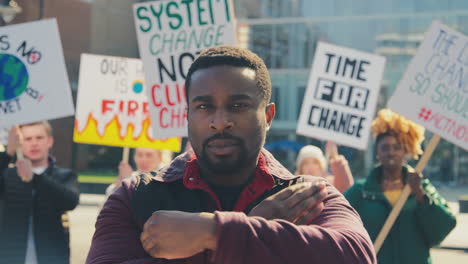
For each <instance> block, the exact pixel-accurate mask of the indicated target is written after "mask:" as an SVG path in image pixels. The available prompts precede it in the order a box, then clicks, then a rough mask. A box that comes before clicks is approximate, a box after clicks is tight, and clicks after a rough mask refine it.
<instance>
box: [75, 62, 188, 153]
mask: <svg viewBox="0 0 468 264" xmlns="http://www.w3.org/2000/svg"><path fill="white" fill-rule="evenodd" d="M145 89H146V87H145V85H144V77H143V64H142V62H141V60H139V59H130V58H123V57H112V56H99V55H91V54H82V55H81V63H80V79H79V85H78V99H77V113H76V119H75V128H74V135H73V140H74V141H75V142H79V143H88V144H97V145H109V146H119V147H147V148H155V149H168V150H171V151H173V152H178V151H180V146H181V139H180V138H168V139H162V140H155V139H154V138H155V137H154V135H153V132H152V128H151V120H150V116H149V111H148V98H147V95H146V92H145Z"/></svg>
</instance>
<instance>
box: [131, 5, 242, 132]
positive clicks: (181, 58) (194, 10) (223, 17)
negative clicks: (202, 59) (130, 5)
mask: <svg viewBox="0 0 468 264" xmlns="http://www.w3.org/2000/svg"><path fill="white" fill-rule="evenodd" d="M134 19H135V26H136V32H137V37H138V47H139V50H140V56H141V58H142V60H143V65H144V70H145V79H146V82H147V86H148V89H147V92H148V98H149V99H150V101H149V111H150V115H151V125H152V127H153V131H154V135H155V136H156V137H157V138H167V137H174V136H187V121H186V120H187V110H186V95H185V78H186V75H187V72H188V69H189V67H190V65H191V63H192V62H193V60H194V59H195V57H196V56H197V54H199V53H200V52H201V51H203V50H205V49H207V48H209V47H212V46H217V45H226V44H228V45H234V44H236V40H235V36H236V34H235V22H234V13H233V7H232V4H231V1H229V0H222V1H183V0H165V1H164V0H162V1H155V2H147V3H140V4H135V5H134Z"/></svg>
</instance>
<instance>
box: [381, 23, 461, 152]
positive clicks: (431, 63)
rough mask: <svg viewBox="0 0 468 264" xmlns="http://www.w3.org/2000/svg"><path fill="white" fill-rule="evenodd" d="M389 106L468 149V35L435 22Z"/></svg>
mask: <svg viewBox="0 0 468 264" xmlns="http://www.w3.org/2000/svg"><path fill="white" fill-rule="evenodd" d="M388 106H389V108H391V109H392V110H393V111H395V112H398V113H400V114H401V115H404V116H406V117H408V118H409V119H411V120H413V121H415V122H417V123H419V124H421V125H422V126H424V127H425V128H426V129H428V130H430V131H432V132H434V133H436V134H438V135H440V136H441V137H443V138H445V139H447V140H448V141H450V142H452V143H453V144H455V145H457V146H459V147H462V148H464V149H466V150H468V37H466V36H465V35H463V34H461V33H459V32H457V31H455V30H453V29H450V28H448V27H446V26H444V25H442V24H440V23H439V22H434V23H432V25H431V27H430V28H429V30H428V32H427V33H426V36H425V38H424V41H423V42H422V43H421V45H420V46H419V49H418V51H417V53H416V55H415V56H414V58H413V60H412V61H411V63H410V65H409V66H408V69H407V70H406V72H405V74H404V76H403V78H402V79H401V80H400V82H399V83H398V86H397V89H396V91H395V93H394V95H393V96H392V98H390V101H389V103H388Z"/></svg>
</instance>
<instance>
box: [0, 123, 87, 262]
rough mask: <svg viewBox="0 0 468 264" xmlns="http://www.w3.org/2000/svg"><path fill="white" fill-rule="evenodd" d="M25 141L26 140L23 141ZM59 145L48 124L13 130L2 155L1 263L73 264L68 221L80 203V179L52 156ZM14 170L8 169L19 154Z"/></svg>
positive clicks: (0, 171)
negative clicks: (54, 148) (69, 212)
mask: <svg viewBox="0 0 468 264" xmlns="http://www.w3.org/2000/svg"><path fill="white" fill-rule="evenodd" d="M20 137H21V140H20ZM53 142H54V140H53V137H52V128H51V126H50V124H49V123H48V122H46V121H43V122H36V123H31V124H26V125H21V126H20V127H19V129H17V128H14V129H12V130H11V132H10V135H9V138H8V146H7V152H5V153H1V154H0V199H1V200H3V206H4V212H3V219H1V220H0V223H2V226H1V227H0V262H1V263H27V264H36V263H39V264H41V263H48V264H52V263H53V264H63V263H69V261H70V247H69V240H70V239H69V231H68V222H67V220H68V218H67V215H66V212H67V211H69V210H73V209H74V208H75V207H76V206H77V205H78V201H79V194H80V191H79V188H78V180H77V175H76V173H74V172H73V171H72V170H70V169H65V168H59V167H57V166H56V165H55V162H54V159H53V158H52V157H51V156H50V155H49V150H50V148H51V147H52V144H53ZM18 148H20V149H21V152H18V153H22V154H23V155H24V158H21V156H22V155H18V159H17V160H16V163H15V167H11V168H8V163H10V161H11V160H12V159H13V156H14V154H15V152H16V151H17V149H18Z"/></svg>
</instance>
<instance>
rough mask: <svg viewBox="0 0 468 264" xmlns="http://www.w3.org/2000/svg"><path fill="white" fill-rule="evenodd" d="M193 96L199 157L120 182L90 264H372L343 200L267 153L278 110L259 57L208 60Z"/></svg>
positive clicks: (209, 55) (198, 66)
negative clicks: (292, 171)
mask: <svg viewBox="0 0 468 264" xmlns="http://www.w3.org/2000/svg"><path fill="white" fill-rule="evenodd" d="M186 94H187V102H188V120H187V121H188V134H189V140H190V142H191V145H192V149H193V151H189V152H186V153H183V154H181V155H180V156H178V157H177V158H175V159H174V161H173V162H172V163H171V164H170V165H169V166H168V167H166V168H164V169H162V170H161V171H159V172H158V173H153V172H152V173H151V174H143V175H141V176H140V177H131V178H130V179H125V180H123V182H122V186H121V187H120V188H118V189H117V190H116V191H115V192H114V193H112V194H111V195H110V197H109V199H108V200H107V201H106V203H105V204H104V207H103V209H102V210H101V212H100V215H99V216H98V218H97V222H96V232H95V234H94V236H93V240H92V245H91V249H90V251H89V255H88V258H87V263H89V264H98V263H129V264H130V263H140V264H143V263H160V264H162V263H174V264H175V263H191V264H203V263H225V264H229V263H233V264H234V263H236V264H237V263H243V264H249V263H252V264H253V263H282V264H284V263H296V264H300V263H323V262H327V263H375V261H376V259H375V253H374V251H373V248H372V244H371V241H370V238H369V236H368V234H367V232H366V231H365V229H364V227H363V226H362V223H361V220H360V219H359V216H358V214H357V213H356V212H355V211H354V210H353V209H352V208H351V206H350V205H349V203H348V202H347V201H346V199H345V198H344V197H343V196H342V195H341V194H340V193H339V192H338V191H337V190H336V189H335V188H333V187H332V186H331V185H329V184H326V183H325V182H324V181H323V179H322V178H321V177H313V176H304V177H299V176H294V175H292V174H291V173H290V172H289V171H288V170H287V169H286V168H285V167H283V166H282V165H281V164H280V163H279V162H278V161H277V160H276V159H275V158H274V157H273V156H272V155H271V154H270V153H269V152H268V151H266V150H265V149H264V148H263V145H264V142H265V138H266V133H267V131H268V129H269V128H270V126H271V123H272V121H273V117H274V115H275V105H274V104H272V103H270V98H271V82H270V77H269V73H268V70H267V68H266V66H265V64H264V62H263V61H262V60H261V59H260V58H259V57H258V56H257V55H255V54H254V53H252V52H251V51H249V50H247V49H243V48H238V47H234V46H216V47H212V48H209V49H207V50H205V51H203V52H202V53H201V54H200V55H199V57H198V58H197V59H196V60H195V61H194V63H193V64H192V65H191V67H190V68H189V71H188V73H187V79H186Z"/></svg>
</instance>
